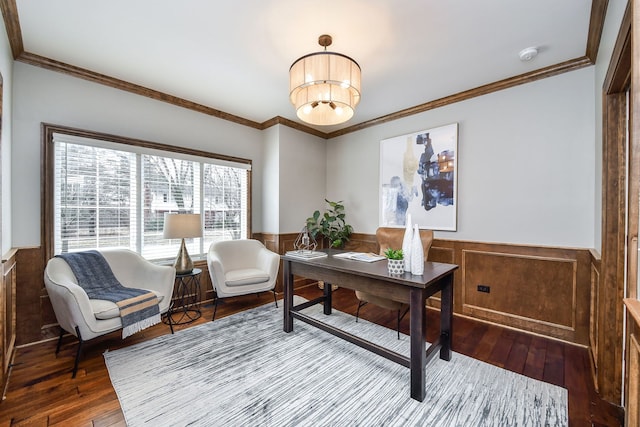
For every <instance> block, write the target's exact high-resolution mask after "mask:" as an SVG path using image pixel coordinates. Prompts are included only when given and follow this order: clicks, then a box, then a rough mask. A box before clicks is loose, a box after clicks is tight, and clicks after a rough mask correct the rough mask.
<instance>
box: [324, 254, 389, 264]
mask: <svg viewBox="0 0 640 427" xmlns="http://www.w3.org/2000/svg"><path fill="white" fill-rule="evenodd" d="M334 257H335V258H346V259H352V260H354V261H364V262H374V261H381V260H383V259H386V257H385V256H384V255H378V254H374V253H373V252H343V253H340V254H336V255H334Z"/></svg>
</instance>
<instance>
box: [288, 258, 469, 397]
mask: <svg viewBox="0 0 640 427" xmlns="http://www.w3.org/2000/svg"><path fill="white" fill-rule="evenodd" d="M332 253H338V252H337V251H335V250H333V251H332ZM282 261H283V263H284V328H283V329H284V331H285V332H291V331H293V319H294V318H296V319H299V320H301V321H303V322H305V323H308V324H310V325H312V326H315V327H317V328H320V329H322V330H324V331H326V332H329V333H331V334H333V335H335V336H338V337H340V338H343V339H345V340H347V341H349V342H351V343H353V344H355V345H358V346H360V347H363V348H365V349H367V350H369V351H372V352H373V353H375V354H378V355H380V356H382V357H385V358H387V359H389V360H391V361H394V362H396V363H399V364H401V365H403V366H406V367H408V368H410V369H411V397H412V398H413V399H416V400H418V401H420V402H422V401H423V400H424V397H425V369H426V365H427V362H428V361H429V360H431V358H432V357H433V356H434V355H435V353H436V351H437V350H440V358H441V359H444V360H447V361H449V360H451V336H452V333H451V324H452V320H453V272H454V271H455V270H456V269H457V268H458V266H457V265H453V264H442V263H436V262H426V263H425V266H424V274H422V275H421V276H414V275H411V274H409V273H404V275H402V276H390V275H389V273H388V271H387V262H386V261H376V262H372V263H367V262H363V261H353V260H348V259H341V258H335V257H333V256H331V252H330V254H329V256H328V257H324V258H315V259H312V260H304V259H299V258H294V257H291V256H287V255H283V256H282ZM294 275H295V276H301V277H305V278H308V279H313V280H322V281H324V282H325V286H324V295H323V296H322V297H320V298H316V299H314V300H312V301H308V302H305V303H303V304H299V305H297V306H294V305H293V293H294V290H293V276H294ZM331 283H334V284H337V285H340V286H341V287H343V288H347V289H353V290H362V291H366V292H367V293H370V294H373V295H378V296H381V297H385V298H391V299H394V300H396V301H400V302H404V303H407V304H409V306H410V335H411V352H410V357H406V356H404V355H401V354H399V353H396V352H393V351H391V350H388V349H386V348H384V347H381V346H379V345H377V344H374V343H372V342H370V341H366V340H364V339H361V338H359V337H357V336H355V335H353V334H350V333H348V332H345V331H342V330H340V329H338V328H335V327H333V326H331V325H328V324H326V323H323V322H321V321H319V320H317V319H314V318H312V317H310V316H307V315H306V314H304V313H301V312H300V310H303V309H305V308H307V307H310V306H312V305H314V304H318V303H323V304H324V314H327V315H329V314H331V292H332V291H331ZM439 291H442V294H441V301H442V304H441V309H440V337H439V338H438V339H437V340H436V341H435V342H434V343H433V344H431V346H429V348H428V349H427V348H426V341H425V334H426V316H425V311H426V308H425V303H426V300H427V298H429V297H430V296H432V295H433V294H435V293H436V292H439Z"/></svg>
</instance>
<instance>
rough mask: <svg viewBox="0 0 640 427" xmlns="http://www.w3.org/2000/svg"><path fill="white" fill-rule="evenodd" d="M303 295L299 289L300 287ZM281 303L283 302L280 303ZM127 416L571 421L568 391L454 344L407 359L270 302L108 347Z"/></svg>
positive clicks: (172, 421) (380, 333) (190, 421)
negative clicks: (413, 375)
mask: <svg viewBox="0 0 640 427" xmlns="http://www.w3.org/2000/svg"><path fill="white" fill-rule="evenodd" d="M296 298H297V297H296ZM279 305H280V307H282V304H279ZM305 312H306V313H307V314H312V315H313V316H317V317H318V318H322V319H323V320H324V321H326V322H327V323H330V324H332V325H334V326H338V327H340V328H342V329H346V330H348V331H350V332H352V333H354V334H357V335H359V336H362V337H363V338H366V339H369V340H371V341H374V342H376V343H379V344H382V345H384V346H385V347H388V348H391V349H393V350H395V351H398V352H400V353H403V354H408V352H409V338H408V337H407V336H401V338H400V340H398V339H397V338H396V332H395V331H394V330H390V329H387V328H383V327H381V326H378V325H375V324H372V323H369V322H366V321H362V320H360V321H359V322H358V323H356V322H355V318H354V317H353V316H351V315H348V314H345V313H341V312H338V311H336V310H334V312H333V314H332V315H331V316H325V315H323V314H322V308H321V306H316V307H311V308H309V309H307V310H306V311H305ZM104 357H105V361H106V364H107V368H108V370H109V375H110V377H111V381H112V383H113V386H114V388H115V390H116V392H117V394H118V399H119V400H120V404H121V406H122V410H123V412H124V415H125V418H126V421H127V424H128V425H129V426H154V427H155V426H187V425H189V426H438V427H440V426H492V427H493V426H566V425H567V424H568V421H567V420H568V416H567V391H566V390H565V389H563V388H561V387H557V386H554V385H551V384H547V383H544V382H540V381H537V380H533V379H530V378H527V377H524V376H522V375H519V374H515V373H513V372H510V371H507V370H504V369H500V368H498V367H495V366H492V365H489V364H486V363H483V362H480V361H477V360H474V359H472V358H469V357H466V356H464V355H461V354H458V353H454V354H453V357H452V360H451V361H450V362H445V361H442V360H440V359H437V358H436V359H433V360H432V361H431V362H430V363H429V365H428V366H427V374H426V376H427V378H426V380H427V381H426V382H427V396H426V398H425V401H424V402H422V403H421V402H417V401H415V400H413V399H411V398H410V396H409V369H408V368H404V367H402V366H400V365H398V364H395V363H393V362H390V361H388V360H386V359H384V358H382V357H379V356H376V355H374V354H372V353H369V352H368V351H366V350H363V349H360V348H358V347H356V346H354V345H352V344H350V343H348V342H346V341H343V340H341V339H339V338H336V337H334V336H332V335H330V334H328V333H326V332H323V331H321V330H318V329H315V328H313V327H311V326H309V325H306V324H304V323H302V322H300V321H296V320H294V331H293V332H292V333H289V334H287V333H284V332H283V331H282V308H280V309H277V308H276V307H275V306H274V305H273V304H268V305H265V306H262V307H258V308H256V309H253V310H249V311H246V312H242V313H238V314H235V315H232V316H229V317H225V318H221V319H217V320H216V321H215V322H209V323H206V324H203V325H199V326H196V327H193V328H189V329H184V330H182V331H179V332H177V333H176V334H175V335H164V336H162V337H158V338H155V339H153V340H150V341H147V342H143V343H139V344H136V345H133V346H131V347H127V348H123V349H119V350H115V351H109V352H106V353H105V354H104Z"/></svg>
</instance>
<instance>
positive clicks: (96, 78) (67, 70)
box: [16, 52, 263, 129]
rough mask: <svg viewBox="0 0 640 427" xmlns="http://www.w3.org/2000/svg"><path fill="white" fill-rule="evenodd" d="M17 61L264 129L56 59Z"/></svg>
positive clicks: (28, 57)
mask: <svg viewBox="0 0 640 427" xmlns="http://www.w3.org/2000/svg"><path fill="white" fill-rule="evenodd" d="M16 60H17V61H20V62H24V63H25V64H30V65H34V66H36V67H41V68H45V69H47V70H51V71H58V72H61V73H63V74H67V75H70V76H73V77H77V78H79V79H84V80H88V81H91V82H94V83H98V84H102V85H105V86H109V87H112V88H114V89H120V90H123V91H126V92H131V93H134V94H136V95H141V96H145V97H147V98H151V99H155V100H156V101H162V102H167V103H169V104H172V105H177V106H178V107H182V108H186V109H188V110H193V111H196V112H198V113H202V114H207V115H209V116H213V117H216V118H218V119H222V120H228V121H230V122H233V123H237V124H240V125H243V126H248V127H251V128H254V129H263V128H262V125H261V124H260V123H258V122H254V121H253V120H249V119H245V118H243V117H240V116H236V115H234V114H230V113H225V112H224V111H221V110H217V109H215V108H211V107H207V106H206V105H202V104H198V103H196V102H193V101H189V100H186V99H183V98H179V97H177V96H173V95H169V94H166V93H163V92H160V91H157V90H153V89H149V88H147V87H144V86H140V85H137V84H134V83H129V82H126V81H124V80H120V79H116V78H114V77H110V76H107V75H104V74H100V73H96V72H94V71H91V70H87V69H84V68H80V67H76V66H74V65H70V64H66V63H64V62H60V61H56V60H54V59H50V58H46V57H44V56H40V55H36V54H34V53H30V52H23V53H21V54H20V55H19V56H18V57H17V58H16Z"/></svg>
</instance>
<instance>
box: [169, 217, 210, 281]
mask: <svg viewBox="0 0 640 427" xmlns="http://www.w3.org/2000/svg"><path fill="white" fill-rule="evenodd" d="M163 237H164V238H165V239H182V244H181V245H180V251H179V252H178V256H177V257H176V262H175V263H174V264H173V266H174V267H175V268H176V273H177V274H187V273H191V271H192V270H193V261H191V257H190V256H189V252H187V247H186V246H185V244H184V239H186V238H191V237H202V223H201V220H200V214H178V213H174V214H165V216H164V230H163Z"/></svg>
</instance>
